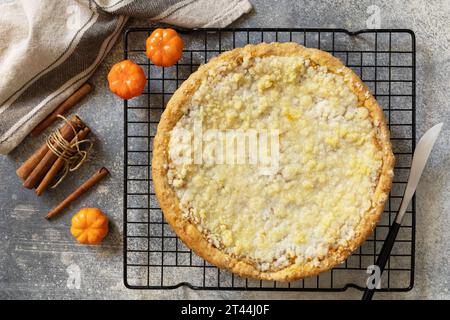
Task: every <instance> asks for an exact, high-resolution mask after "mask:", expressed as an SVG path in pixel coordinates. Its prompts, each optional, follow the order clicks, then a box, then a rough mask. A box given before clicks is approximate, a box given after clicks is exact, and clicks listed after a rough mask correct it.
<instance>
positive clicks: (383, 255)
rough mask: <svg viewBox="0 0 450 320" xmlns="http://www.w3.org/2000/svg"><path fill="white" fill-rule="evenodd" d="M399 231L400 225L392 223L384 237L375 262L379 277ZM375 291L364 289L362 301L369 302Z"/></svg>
mask: <svg viewBox="0 0 450 320" xmlns="http://www.w3.org/2000/svg"><path fill="white" fill-rule="evenodd" d="M399 229H400V223H397V222H394V223H393V224H392V226H391V228H390V229H389V233H388V235H387V237H386V240H384V244H383V247H382V248H381V251H380V254H379V255H378V258H377V262H376V263H375V265H377V266H378V268H380V277H381V275H382V274H383V271H384V268H385V267H386V263H387V261H388V259H389V256H390V254H391V251H392V247H393V246H394V243H395V238H397V234H398V230H399ZM375 245H376V243H375ZM375 291H376V289H369V288H366V290H365V291H364V294H363V297H362V300H371V299H372V297H373V294H374V293H375Z"/></svg>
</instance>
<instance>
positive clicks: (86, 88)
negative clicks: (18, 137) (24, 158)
mask: <svg viewBox="0 0 450 320" xmlns="http://www.w3.org/2000/svg"><path fill="white" fill-rule="evenodd" d="M91 91H92V86H91V85H90V84H89V83H85V84H83V85H82V86H81V87H80V88H79V89H78V90H77V91H75V92H74V93H72V95H71V96H70V97H69V98H67V100H65V101H64V102H63V103H61V104H60V105H59V106H58V107H57V108H56V109H55V110H53V112H52V113H50V115H48V116H47V118H45V119H44V120H42V122H41V123H39V124H38V125H37V126H36V127H35V128H34V129H33V131H31V134H30V135H31V136H32V137H36V136H38V135H39V134H40V133H41V132H42V131H44V130H45V129H47V128H48V127H49V126H50V125H51V124H52V123H53V122H55V121H56V119H57V117H58V115H59V114H63V113H65V112H67V111H68V110H69V109H70V108H72V107H73V106H74V105H75V104H77V102H78V101H80V100H81V99H83V98H84V97H85V96H86V95H87V94H88V93H89V92H91Z"/></svg>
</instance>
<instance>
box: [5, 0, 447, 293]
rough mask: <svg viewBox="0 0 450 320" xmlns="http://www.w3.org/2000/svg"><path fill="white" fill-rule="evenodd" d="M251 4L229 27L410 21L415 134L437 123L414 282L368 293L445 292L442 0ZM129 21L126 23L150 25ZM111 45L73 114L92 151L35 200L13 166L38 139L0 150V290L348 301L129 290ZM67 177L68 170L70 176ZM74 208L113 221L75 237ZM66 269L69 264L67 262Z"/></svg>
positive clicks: (422, 190)
mask: <svg viewBox="0 0 450 320" xmlns="http://www.w3.org/2000/svg"><path fill="white" fill-rule="evenodd" d="M252 3H253V4H254V7H255V9H254V11H253V12H252V13H251V14H250V15H248V16H247V17H245V18H241V19H240V20H239V21H237V22H236V23H235V25H234V26H245V27H247V26H248V27H339V28H347V29H350V30H357V29H362V28H365V26H366V19H367V17H368V16H369V14H368V13H367V8H368V7H369V6H370V5H377V6H378V7H379V8H380V10H381V27H382V28H410V29H412V30H414V31H415V33H416V36H417V134H418V136H421V135H422V133H423V132H424V131H425V130H426V129H428V128H429V127H431V126H432V125H434V124H436V123H438V122H441V121H444V122H445V126H444V129H443V132H442V133H441V137H440V138H439V140H438V143H437V145H436V147H435V149H434V151H433V154H432V156H431V159H430V162H429V164H428V166H427V168H426V170H425V174H424V177H423V179H422V181H421V183H420V185H419V188H418V191H417V242H416V244H417V251H416V273H415V279H416V284H415V287H414V289H413V290H412V291H410V292H408V293H384V294H378V295H376V297H377V298H383V299H391V298H399V299H403V298H419V299H425V298H436V299H439V298H447V299H448V298H450V293H449V286H450V268H449V263H450V262H449V256H450V231H449V229H450V217H449V214H450V212H449V211H450V198H449V194H450V179H449V178H450V173H449V163H450V160H449V156H448V154H449V151H450V148H449V146H448V141H449V137H450V129H449V120H450V115H449V112H448V110H449V101H450V93H449V85H450V82H449V77H448V75H449V74H450V64H449V59H450V47H449V34H450V24H449V23H448V21H449V18H450V2H449V1H447V0H441V1H421V0H414V1H365V0H364V1H343V0H341V1H288V0H283V1H270V0H252ZM149 25H150V24H149V23H147V22H145V21H136V20H131V21H130V22H129V26H149ZM122 49H123V47H122V43H118V44H117V45H116V46H115V47H114V48H113V50H112V52H111V54H110V55H109V56H108V58H107V59H106V61H105V62H104V63H103V64H102V66H101V67H100V68H99V69H98V70H97V72H96V73H95V75H94V76H93V78H92V80H91V81H92V83H93V84H94V86H95V91H94V93H93V94H91V95H90V96H89V97H88V98H87V99H85V100H84V101H83V102H82V103H80V104H79V105H78V106H77V107H76V108H75V109H74V112H76V113H77V114H79V115H80V116H81V117H82V118H83V119H85V120H86V122H87V123H89V125H90V127H91V128H92V131H93V136H94V138H95V148H94V152H93V156H92V157H91V158H90V160H89V161H88V163H87V164H86V165H84V166H83V167H82V169H80V170H79V171H78V174H79V176H78V177H76V178H73V179H72V178H71V179H67V180H66V181H64V182H63V184H62V186H61V187H59V188H58V189H57V190H53V191H51V192H47V193H46V194H45V195H43V196H42V197H40V198H38V197H36V196H35V195H34V193H33V192H31V191H29V190H24V189H23V188H22V186H21V182H20V181H19V179H18V178H17V177H16V175H15V173H14V171H15V169H16V168H17V167H18V166H19V164H21V163H22V162H23V161H24V160H25V159H26V158H27V157H28V156H29V155H30V153H31V152H32V150H34V149H35V148H36V146H37V145H38V144H40V143H41V142H42V139H43V137H39V138H36V139H26V141H25V142H24V143H23V144H22V145H21V146H20V147H18V148H17V149H16V150H14V152H12V153H11V154H10V155H9V156H8V157H2V158H0V177H1V178H0V298H3V299H17V298H30V299H54V298H64V299H72V298H83V299H86V298H97V299H105V298H113V299H126V298H132V299H167V298H227V299H228V298H238V299H250V298H265V299H270V298H278V299H280V298H281V299H312V298H331V299H351V298H359V297H360V292H359V291H356V290H353V289H349V290H347V291H345V292H342V293H271V292H221V291H215V292H208V291H192V290H190V289H187V288H180V289H177V290H166V291H149V290H147V291H136V290H128V289H126V288H125V287H124V285H123V279H122V276H123V274H122V271H123V267H122V190H123V183H122V175H123V171H122V161H123V150H122V146H123V131H122V123H123V107H122V102H121V101H120V100H118V99H117V98H115V97H113V96H112V95H111V94H110V93H109V91H108V89H107V83H106V74H107V72H108V69H109V68H110V66H111V65H112V64H113V63H114V62H115V61H118V60H120V59H121V58H122ZM103 165H105V166H107V167H108V168H109V169H110V171H111V176H110V177H108V178H107V180H106V181H104V182H103V183H102V184H101V185H99V186H98V187H97V188H96V192H90V193H89V194H87V195H86V196H84V197H83V198H82V199H80V200H79V201H77V202H76V203H74V204H73V206H72V207H71V208H70V209H69V210H68V211H69V212H67V213H66V214H64V215H62V216H61V217H59V218H58V219H56V220H54V221H52V222H47V221H46V220H44V219H43V216H44V215H45V214H46V212H47V211H48V210H49V209H50V208H51V207H53V206H54V205H55V204H56V203H57V202H59V201H60V200H61V199H63V198H64V196H65V195H67V194H68V192H69V191H70V190H72V189H73V187H74V186H75V185H78V184H79V183H80V182H81V181H82V180H83V179H84V178H86V177H88V176H89V175H90V174H91V173H92V172H93V171H94V170H95V169H96V168H98V167H100V166H103ZM74 176H75V175H72V177H74ZM82 206H94V207H99V208H102V209H103V210H104V211H105V212H106V213H107V214H108V215H109V216H110V217H111V221H112V224H111V226H112V230H111V233H110V235H109V236H108V237H107V239H106V241H105V242H104V243H103V245H101V246H99V247H86V246H81V245H77V244H76V243H75V242H74V241H73V239H72V237H71V236H70V234H69V231H68V230H69V225H70V218H71V215H72V214H73V213H74V212H76V211H77V209H78V208H79V207H82ZM74 263H75V264H77V265H78V266H79V267H80V271H81V284H80V289H76V288H75V289H70V288H68V287H67V279H68V272H67V270H68V269H67V268H68V266H70V265H72V264H74ZM69 270H70V269H69Z"/></svg>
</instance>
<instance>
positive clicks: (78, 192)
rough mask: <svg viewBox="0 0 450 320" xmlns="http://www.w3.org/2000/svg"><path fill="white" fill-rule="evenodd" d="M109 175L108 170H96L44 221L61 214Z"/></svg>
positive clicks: (103, 168)
mask: <svg viewBox="0 0 450 320" xmlns="http://www.w3.org/2000/svg"><path fill="white" fill-rule="evenodd" d="M108 173H109V171H108V169H106V168H105V167H102V168H100V169H99V170H97V171H96V172H95V173H94V174H93V175H92V176H91V177H90V178H89V179H88V180H86V181H85V182H84V183H83V184H82V185H81V186H79V187H78V188H77V189H76V190H75V191H74V192H72V193H71V194H70V195H69V196H68V197H67V198H66V199H64V201H63V202H61V203H60V204H59V205H58V206H56V207H55V208H54V209H53V210H52V211H50V212H49V213H48V214H47V216H46V217H45V219H47V220H48V219H51V218H53V217H55V216H56V215H58V214H59V213H61V211H62V210H64V208H66V207H67V206H68V205H69V204H71V203H72V202H73V201H74V200H76V199H77V198H78V197H79V196H81V195H82V194H83V193H85V192H86V191H87V190H88V189H89V188H91V187H92V186H94V185H95V184H96V183H97V182H99V181H100V180H102V179H103V178H104V177H105V176H106V175H107V174H108Z"/></svg>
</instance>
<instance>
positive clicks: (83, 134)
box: [36, 127, 90, 196]
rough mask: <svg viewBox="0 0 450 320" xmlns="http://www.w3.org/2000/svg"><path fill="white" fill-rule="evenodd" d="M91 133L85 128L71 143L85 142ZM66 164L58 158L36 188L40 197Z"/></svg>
mask: <svg viewBox="0 0 450 320" xmlns="http://www.w3.org/2000/svg"><path fill="white" fill-rule="evenodd" d="M89 131H90V130H89V128H88V127H85V128H84V129H82V130H80V131H79V132H78V133H77V135H76V136H75V137H74V138H73V139H72V141H71V142H70V143H71V144H73V143H75V142H76V141H81V140H83V139H84V138H85V137H86V136H87V134H88V133H89ZM64 154H66V152H64ZM64 163H65V160H64V159H63V158H58V159H57V160H56V161H55V163H54V164H53V165H52V167H51V168H50V170H49V171H48V172H47V174H46V175H45V176H44V178H43V179H42V181H41V183H39V186H38V187H37V188H36V194H37V195H38V196H40V195H41V194H42V193H43V192H44V190H45V188H47V186H48V185H49V184H50V182H51V181H52V180H53V178H54V177H55V176H56V174H57V173H58V172H59V170H61V168H62V167H63V166H64Z"/></svg>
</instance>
